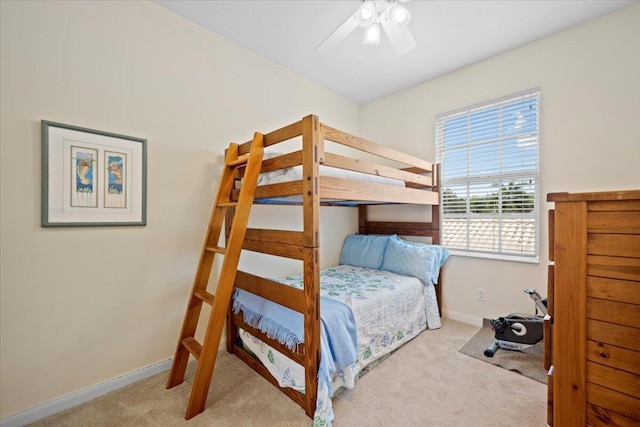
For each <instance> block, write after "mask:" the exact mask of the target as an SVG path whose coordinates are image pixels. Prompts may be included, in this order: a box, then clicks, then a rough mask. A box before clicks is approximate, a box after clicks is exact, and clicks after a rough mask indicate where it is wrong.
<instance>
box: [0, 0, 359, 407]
mask: <svg viewBox="0 0 640 427" xmlns="http://www.w3.org/2000/svg"><path fill="white" fill-rule="evenodd" d="M0 7H1V13H0V14H1V16H2V17H1V19H2V21H1V25H0V28H1V31H2V32H1V37H0V39H1V43H2V51H1V52H2V54H1V55H2V56H1V58H0V59H1V61H0V62H1V67H2V68H1V87H0V90H1V93H2V98H1V102H2V104H1V113H2V116H1V158H2V165H1V173H2V175H1V178H2V181H1V183H2V193H1V194H2V200H1V209H2V210H1V224H2V230H1V234H2V239H1V241H2V247H1V250H2V258H1V281H2V285H1V292H2V294H1V298H0V301H1V310H0V311H1V322H0V325H1V336H2V346H1V353H0V364H1V372H0V379H1V382H2V384H1V390H0V396H1V399H0V401H1V410H0V418H5V417H7V416H9V415H11V414H13V413H16V412H19V411H22V410H25V409H27V408H31V407H34V406H36V405H40V404H42V403H44V402H47V401H50V400H52V399H56V398H60V397H62V396H65V395H67V394H69V393H72V392H75V391H78V390H82V389H85V388H87V387H90V386H92V385H94V384H97V383H100V382H103V381H105V380H108V379H112V378H116V377H118V376H120V375H123V374H126V373H129V372H132V371H135V370H137V369H140V368H143V367H146V366H149V365H151V364H154V363H156V362H159V361H162V360H166V359H168V358H169V357H171V356H172V354H173V349H174V346H175V343H176V340H177V337H178V333H179V328H180V325H181V323H182V317H183V314H184V309H185V306H186V302H187V294H188V292H189V289H190V286H191V282H192V280H193V274H194V272H195V268H196V263H197V261H198V256H199V253H200V247H201V244H202V240H203V237H204V230H205V227H206V224H207V220H208V215H209V212H210V208H211V202H212V200H213V196H214V192H215V188H216V185H217V179H218V175H219V174H220V171H221V169H220V167H221V161H222V157H221V156H222V153H223V150H224V149H225V148H226V146H227V144H228V143H229V142H231V141H236V142H244V141H246V140H249V139H250V138H251V137H252V133H253V132H254V131H258V130H259V131H262V132H268V131H271V130H274V129H276V128H278V127H280V126H283V125H286V124H288V123H290V122H293V121H295V120H298V119H300V118H302V117H303V116H305V115H307V114H317V115H318V116H319V117H320V118H321V120H323V121H324V122H325V123H328V124H330V125H332V126H335V127H338V128H343V129H345V130H348V131H350V132H354V133H358V132H359V112H360V110H359V106H357V105H356V104H355V103H352V102H350V101H347V100H345V99H344V98H341V97H339V96H337V95H335V94H333V93H332V92H329V91H328V90H326V89H323V88H321V87H320V86H318V85H316V84H313V83H311V82H309V81H307V80H304V79H302V78H301V77H299V76H297V75H295V74H293V73H291V72H288V71H286V70H285V69H283V68H281V67H279V66H277V65H275V64H274V63H272V62H270V61H268V60H266V59H264V58H262V57H260V56H258V55H255V54H254V53H252V52H250V51H248V50H247V49H244V48H241V47H239V46H237V45H235V44H234V43H231V42H229V41H228V40H226V39H224V38H222V37H219V36H216V35H215V34H213V33H211V32H209V31H207V30H204V29H203V28H201V27H199V26H196V25H195V24H193V23H190V22H188V21H186V20H184V19H183V18H181V17H179V16H178V15H176V14H174V13H172V12H169V11H168V10H166V9H164V8H162V7H160V6H158V5H156V4H153V3H150V2H134V1H129V2H120V1H118V2H75V1H74V2H49V1H42V2H37V1H28V2H11V1H2V2H1V3H0ZM41 119H45V120H51V121H56V122H61V123H67V124H72V125H76V126H83V127H87V128H92V129H98V130H104V131H110V132H115V133H119V134H124V135H131V136H136V137H141V138H146V139H148V225H147V226H146V227H134V228H127V227H114V228H111V227H108V228H75V229H74V228H67V229H45V228H41V227H40V120H41ZM338 211H339V210H338ZM264 215H271V216H275V217H276V218H277V219H279V218H281V217H283V216H287V215H288V213H287V212H286V211H284V213H283V212H277V213H276V214H274V213H272V212H268V211H267V212H265V213H264ZM329 215H330V216H338V215H340V213H339V212H337V211H333V212H331V213H329ZM351 215H352V220H353V221H351V223H350V224H348V225H345V226H340V227H331V228H330V227H325V229H323V234H322V236H321V240H322V241H325V242H328V241H330V237H333V236H335V235H337V236H339V238H341V237H343V235H345V234H346V233H347V229H348V228H349V227H350V226H351V227H355V226H356V224H357V221H356V219H355V216H353V214H351ZM336 223H339V221H336ZM350 231H353V228H351V229H350ZM338 240H339V239H338ZM322 263H323V264H324V265H327V264H331V263H337V255H336V251H335V249H334V250H332V251H323V257H322Z"/></svg>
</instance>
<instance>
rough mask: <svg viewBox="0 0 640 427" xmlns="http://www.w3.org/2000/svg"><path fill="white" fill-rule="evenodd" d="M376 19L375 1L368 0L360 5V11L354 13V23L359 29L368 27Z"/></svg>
mask: <svg viewBox="0 0 640 427" xmlns="http://www.w3.org/2000/svg"><path fill="white" fill-rule="evenodd" d="M376 18H377V11H376V3H375V1H372V0H368V1H365V2H364V3H362V6H360V9H358V12H357V13H356V21H357V22H358V25H360V26H361V27H369V25H371V24H372V23H373V21H374V20H375V19H376Z"/></svg>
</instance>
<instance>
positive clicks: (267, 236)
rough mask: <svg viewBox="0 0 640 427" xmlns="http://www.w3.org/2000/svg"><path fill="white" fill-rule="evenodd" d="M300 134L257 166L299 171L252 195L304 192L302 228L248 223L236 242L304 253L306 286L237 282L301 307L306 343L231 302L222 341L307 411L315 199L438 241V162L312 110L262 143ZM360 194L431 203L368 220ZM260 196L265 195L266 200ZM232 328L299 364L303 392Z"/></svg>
mask: <svg viewBox="0 0 640 427" xmlns="http://www.w3.org/2000/svg"><path fill="white" fill-rule="evenodd" d="M300 136H302V149H301V150H299V151H295V152H291V153H287V154H283V155H280V156H278V157H274V158H270V159H265V160H263V162H262V169H261V172H262V173H264V172H270V171H274V170H278V169H283V168H288V167H294V166H302V177H303V179H301V180H298V181H291V182H284V183H278V184H271V185H264V186H259V187H257V189H256V191H255V199H256V202H260V200H259V199H272V198H282V197H287V196H302V201H301V202H298V203H296V204H298V205H299V204H301V205H302V209H303V231H301V232H300V231H287V230H265V229H262V230H259V229H251V228H248V229H247V230H246V234H245V238H244V243H243V245H242V248H243V249H245V250H250V251H255V252H260V253H265V254H270V255H276V256H280V257H285V258H293V259H297V260H300V261H302V263H303V278H304V289H303V290H300V289H295V288H292V287H290V286H287V285H284V284H281V283H278V282H275V281H273V280H269V279H266V278H264V277H259V276H256V275H253V274H250V273H246V272H243V271H237V274H236V279H235V287H237V288H240V289H243V290H245V291H248V292H251V293H253V294H255V295H258V296H261V297H263V298H265V299H268V300H271V301H273V302H275V303H278V304H281V305H283V306H285V307H287V308H289V309H292V310H295V311H297V312H299V313H302V314H303V317H304V344H300V345H298V347H297V350H296V351H292V350H290V349H289V348H287V347H286V346H285V345H283V344H281V343H280V342H278V341H276V340H274V339H271V338H269V337H267V336H266V335H265V334H264V333H262V332H261V331H260V330H258V329H256V328H253V327H251V326H249V325H248V324H246V323H245V322H244V321H243V314H242V312H240V313H233V311H232V309H231V308H229V312H228V315H227V337H226V338H227V340H226V342H227V351H228V352H229V353H232V354H235V355H236V356H238V357H239V358H240V359H242V360H243V361H244V362H245V363H247V364H248V365H249V366H250V367H251V368H253V369H254V370H255V371H257V372H258V373H259V374H260V375H262V376H263V377H265V378H266V379H267V380H268V381H269V382H271V383H272V384H273V385H275V386H276V387H278V388H279V389H280V390H281V391H282V392H284V393H285V394H286V395H287V396H289V397H290V398H291V399H292V400H294V401H295V402H296V403H298V404H299V405H300V406H302V408H304V410H305V412H306V414H307V415H308V416H309V417H311V418H313V415H314V411H315V410H316V394H317V386H318V384H317V375H318V368H319V364H320V267H319V255H320V254H319V252H320V241H319V226H320V219H319V218H320V206H321V205H340V206H344V203H345V202H346V203H347V204H348V205H354V206H357V207H358V211H359V233H360V234H394V233H395V234H399V235H408V236H425V237H430V238H431V239H432V243H433V244H439V243H440V221H439V217H440V211H439V206H438V204H439V174H438V167H437V165H434V164H432V163H429V162H427V161H424V160H421V159H419V158H417V157H413V156H410V155H407V154H404V153H401V152H399V151H396V150H393V149H390V148H387V147H384V146H382V145H379V144H376V143H373V142H371V141H367V140H365V139H362V138H359V137H356V136H354V135H350V134H348V133H346V132H342V131H340V130H337V129H334V128H331V127H329V126H326V125H324V124H322V123H321V122H320V121H319V120H318V118H317V117H316V116H313V115H310V116H307V117H305V118H303V119H302V120H300V121H298V122H295V123H293V124H290V125H288V126H286V127H283V128H281V129H278V130H276V131H273V132H271V133H268V134H265V135H264V140H263V143H264V147H268V146H272V145H275V144H278V143H280V142H283V141H286V140H289V139H292V138H296V137H300ZM325 140H327V141H333V142H335V143H337V144H341V145H344V146H347V147H351V148H353V149H357V150H360V151H362V152H364V153H368V154H372V155H375V156H378V157H382V158H386V159H390V160H393V161H396V162H399V163H402V164H404V165H407V167H403V168H393V167H389V166H382V165H379V164H375V163H372V162H368V161H363V160H355V159H351V158H349V157H345V156H342V155H338V154H333V153H329V152H326V151H325V149H324V141H325ZM250 148H251V141H249V142H246V143H244V144H241V145H239V147H238V155H240V156H241V155H247V154H248V153H249V151H250ZM320 165H325V166H332V167H336V168H340V169H347V170H350V171H357V172H363V173H367V174H372V175H379V176H382V177H388V178H395V179H400V180H403V181H405V183H406V186H405V187H398V186H392V185H385V184H378V183H369V182H362V181H353V180H347V179H340V178H333V177H320V174H319V167H320ZM425 174H426V176H425ZM240 177H241V173H240V174H239V175H238V178H240ZM298 200H299V199H298ZM327 200H329V201H327ZM362 202H367V203H368V204H390V203H402V204H419V205H431V206H432V209H431V212H432V219H431V222H376V221H369V220H368V216H367V205H366V204H361V203H362ZM266 203H269V202H268V201H267V202H266ZM279 204H280V203H279ZM226 215H227V216H226V220H225V223H226V224H231V223H232V219H233V216H234V209H228V210H227V213H226ZM228 233H229V227H228V226H227V229H226V233H225V235H226V236H227V238H228ZM441 288H442V275H440V283H439V284H438V285H437V286H436V295H437V301H438V306H439V307H441V305H442V296H441ZM230 307H231V306H230ZM238 328H242V329H244V330H245V331H247V332H249V333H250V334H252V335H253V336H254V337H256V338H258V339H260V340H261V341H263V342H264V343H265V344H267V345H269V346H271V347H273V348H275V349H276V350H278V351H279V352H281V353H282V354H284V355H285V356H287V357H289V358H290V359H292V360H294V361H295V362H297V363H298V364H300V365H302V366H303V367H304V369H305V393H304V394H302V393H300V392H298V391H296V390H294V389H291V388H283V387H280V386H279V385H278V381H277V380H276V379H275V378H274V377H273V376H271V374H270V373H269V371H268V370H267V368H265V367H264V365H262V363H261V362H260V361H258V360H257V359H256V358H254V357H253V356H252V355H251V354H249V352H247V351H246V350H245V349H244V348H243V347H242V346H241V344H240V341H239V335H238Z"/></svg>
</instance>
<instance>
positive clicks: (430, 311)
mask: <svg viewBox="0 0 640 427" xmlns="http://www.w3.org/2000/svg"><path fill="white" fill-rule="evenodd" d="M280 282H282V283H285V284H288V285H290V286H293V287H296V288H299V289H302V288H303V276H302V275H295V276H290V277H287V278H285V279H283V280H280ZM320 289H321V291H320V292H321V295H322V296H323V297H329V298H332V299H335V300H337V301H340V302H343V303H345V304H347V305H349V306H350V307H351V309H352V310H353V314H354V317H355V321H356V327H357V341H358V357H357V360H356V363H355V364H353V365H351V366H349V367H347V368H346V369H343V370H342V371H340V372H337V373H336V374H335V375H334V378H333V390H338V389H339V388H340V387H346V388H353V386H354V383H355V379H356V377H357V375H358V373H359V372H360V371H361V370H362V369H363V368H364V367H365V366H367V365H369V364H370V363H372V362H374V361H376V360H378V359H379V358H381V357H383V356H384V355H386V354H388V353H390V352H391V351H393V350H395V349H396V348H398V347H399V346H400V345H402V344H404V343H405V342H407V341H409V340H410V339H412V338H414V337H415V336H417V335H418V334H419V333H420V332H421V331H423V330H424V329H426V328H427V327H429V328H430V329H436V328H439V327H440V317H439V314H438V306H437V302H436V297H435V290H434V288H433V286H431V285H429V286H425V285H424V284H423V283H422V282H421V281H420V280H418V279H416V278H414V277H410V276H401V275H397V274H394V273H390V272H387V271H382V270H372V269H368V268H362V267H354V266H350V265H341V266H338V267H332V268H327V269H324V270H322V271H321V273H320ZM240 336H241V338H242V340H243V343H244V345H245V347H247V348H248V349H249V350H251V351H252V352H253V353H254V354H255V355H256V356H257V357H258V358H259V359H260V360H261V361H262V363H263V364H264V365H265V366H266V367H267V369H268V370H269V372H270V373H271V374H272V375H273V376H274V378H276V379H277V380H278V382H279V383H280V386H282V387H291V388H294V389H296V390H298V391H300V392H303V393H304V385H305V381H304V369H303V368H302V366H300V365H298V364H297V363H295V362H293V361H292V360H290V359H289V358H287V357H285V356H284V355H282V354H281V353H279V352H278V351H277V350H275V349H273V348H271V347H269V346H267V345H266V344H264V343H263V342H262V341H259V340H258V339H256V338H254V337H252V336H251V335H250V334H248V333H247V332H246V331H242V330H241V331H240ZM332 420H333V410H332V408H331V396H330V392H329V390H328V389H323V388H322V387H320V386H319V388H318V403H317V408H316V413H315V416H314V426H330V425H331V421H332Z"/></svg>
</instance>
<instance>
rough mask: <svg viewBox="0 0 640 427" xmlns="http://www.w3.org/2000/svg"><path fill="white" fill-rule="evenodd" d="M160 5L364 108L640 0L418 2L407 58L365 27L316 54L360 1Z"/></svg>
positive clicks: (173, 1)
mask: <svg viewBox="0 0 640 427" xmlns="http://www.w3.org/2000/svg"><path fill="white" fill-rule="evenodd" d="M155 2H156V3H158V4H159V5H161V6H164V7H166V8H168V9H170V10H172V11H174V12H176V13H178V14H180V15H182V16H183V17H185V18H187V19H189V20H191V21H193V22H196V23H198V24H200V25H202V26H204V27H206V28H209V29H211V30H212V31H214V32H216V33H217V34H220V35H222V36H224V37H226V38H228V39H230V40H232V41H234V42H236V43H238V44H240V45H242V46H245V47H246V48H248V49H250V50H252V51H254V52H256V53H258V54H259V55H262V56H265V57H267V58H269V59H271V60H273V61H274V62H276V63H278V64H281V65H282V66H283V67H285V68H287V69H289V70H291V71H293V72H295V73H297V74H300V75H302V76H304V77H306V78H307V79H309V80H311V81H314V82H316V83H318V84H320V85H322V86H324V87H326V88H328V89H330V90H332V91H334V92H336V93H338V94H340V95H342V96H344V97H346V98H349V99H351V100H353V101H355V102H357V103H358V104H361V105H363V104H367V103H369V102H371V101H374V100H376V99H379V98H382V97H384V96H387V95H390V94H393V93H396V92H399V91H402V90H404V89H408V88H410V87H412V86H415V85H417V84H419V83H422V82H424V81H427V80H430V79H433V78H436V77H438V76H441V75H443V74H446V73H448V72H451V71H453V70H456V69H459V68H462V67H465V66H467V65H470V64H473V63H475V62H478V61H481V60H483V59H486V58H489V57H491V56H494V55H497V54H499V53H501V52H505V51H507V50H510V49H513V48H515V47H518V46H522V45H524V44H526V43H529V42H532V41H534V40H538V39H540V38H543V37H545V36H548V35H551V34H553V33H556V32H559V31H562V30H564V29H566V28H569V27H571V26H574V25H577V24H580V23H582V22H585V21H588V20H591V19H594V18H596V17H598V16H601V15H604V14H607V13H610V12H613V11H614V10H617V9H620V8H622V7H624V6H626V5H629V4H632V3H635V2H637V0H624V1H619V0H553V1H552V0H546V1H544V0H542V1H541V0H474V1H470V0H457V1H452V0H448V1H444V0H413V1H411V2H407V3H403V5H404V6H405V7H406V8H407V9H409V10H410V12H411V14H412V17H411V22H410V23H409V30H410V31H411V33H412V34H413V36H414V38H415V39H416V41H417V43H418V46H417V47H416V48H415V49H413V50H412V51H410V52H409V53H407V54H406V55H404V56H401V57H398V56H397V55H396V54H395V52H394V51H393V49H392V47H391V45H390V43H389V41H388V40H387V39H386V37H385V35H384V34H383V35H382V40H381V43H380V45H379V46H371V45H367V46H365V45H363V44H362V36H363V31H364V30H363V29H362V28H356V30H355V31H353V33H351V35H349V37H347V38H346V40H345V41H344V42H343V43H342V44H341V45H340V46H338V48H337V49H335V50H334V51H333V52H331V53H328V54H324V53H319V52H316V51H315V48H316V47H317V46H318V45H319V44H320V43H321V42H322V41H323V40H324V39H325V38H326V37H327V36H328V35H329V34H331V33H332V32H333V31H334V30H335V29H336V28H337V27H339V26H340V25H341V24H342V23H343V22H344V21H345V20H346V19H347V18H348V17H349V16H351V15H352V14H353V13H354V12H355V11H356V10H357V9H358V7H360V4H361V0H328V1H327V0H305V1H303V0H297V1H294V0H291V1H276V0H257V1H248V0H243V1H238V0H236V1H223V0H216V1H203V0H196V1H192V0H155Z"/></svg>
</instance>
